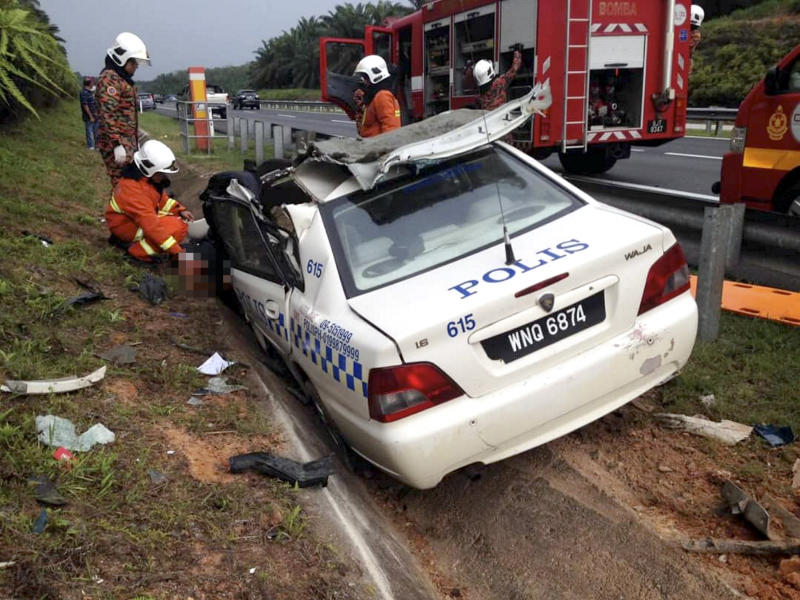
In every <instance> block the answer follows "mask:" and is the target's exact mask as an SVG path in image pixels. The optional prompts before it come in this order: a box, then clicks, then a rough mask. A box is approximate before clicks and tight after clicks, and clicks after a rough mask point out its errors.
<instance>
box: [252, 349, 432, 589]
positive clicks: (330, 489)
mask: <svg viewBox="0 0 800 600" xmlns="http://www.w3.org/2000/svg"><path fill="white" fill-rule="evenodd" d="M251 355H252V352H251ZM253 375H255V377H256V378H257V379H258V382H259V384H260V386H261V390H262V392H263V394H264V397H265V398H266V399H267V401H268V403H269V407H270V410H271V413H272V415H273V417H274V418H275V420H276V421H277V422H278V423H279V424H280V426H281V428H282V430H283V431H284V433H285V434H286V437H287V441H288V442H289V444H290V446H291V448H292V451H293V453H294V454H295V455H296V458H297V460H300V461H304V462H307V461H310V460H314V459H316V458H319V457H320V456H322V455H324V454H330V453H332V450H331V449H330V448H329V447H327V446H326V445H325V443H324V442H323V441H322V440H320V439H319V437H318V436H317V435H316V430H315V431H314V433H313V434H312V435H309V430H312V429H314V428H313V427H312V426H311V424H310V423H308V422H304V421H307V420H308V421H310V419H311V418H313V415H311V414H301V413H303V411H307V409H306V407H304V406H302V405H299V404H298V403H297V400H296V399H295V398H293V397H291V396H290V395H289V394H288V393H287V394H280V396H281V397H278V394H276V393H274V392H273V391H272V389H275V388H281V389H282V388H283V386H276V385H274V383H273V382H278V381H281V380H280V379H279V378H278V377H277V376H275V375H273V374H272V373H270V372H269V371H268V370H267V369H266V368H265V367H262V366H261V365H260V364H258V365H257V366H256V368H255V369H253ZM291 403H295V404H298V405H297V406H292V405H291ZM307 412H308V413H310V412H311V411H307ZM337 466H338V467H339V468H338V470H337V472H336V473H335V474H334V475H333V476H332V477H330V478H329V480H328V485H327V487H324V488H321V489H319V490H317V491H313V492H311V494H312V495H311V497H312V499H313V500H314V501H315V502H316V503H317V506H318V509H319V510H320V511H321V512H322V513H324V514H325V515H327V516H328V517H329V520H328V525H330V526H331V528H332V529H333V530H334V532H335V535H337V537H339V538H340V539H342V540H343V541H346V542H347V543H348V544H349V545H350V548H351V550H352V552H351V555H352V557H353V560H355V561H356V562H357V563H358V564H359V566H360V567H361V568H362V569H363V571H364V576H365V581H364V583H365V584H366V585H368V586H369V587H370V588H372V591H373V592H374V596H372V597H375V598H380V599H382V600H400V599H402V600H406V599H408V600H416V599H419V600H423V599H424V600H428V599H432V598H438V597H439V596H438V594H437V593H436V592H435V590H434V588H433V586H432V585H431V583H430V581H429V579H428V576H427V574H425V573H424V571H422V569H421V568H420V567H419V565H418V563H417V561H416V559H415V557H414V555H413V554H412V553H411V552H410V551H409V549H408V548H407V547H406V546H405V545H404V544H403V542H402V541H401V540H400V539H399V538H398V535H397V533H395V531H393V528H392V526H391V524H390V523H389V522H388V521H387V520H386V518H385V517H384V516H383V514H381V512H380V510H379V509H378V508H377V507H375V506H374V505H373V504H372V502H371V499H370V498H369V495H368V494H367V492H366V491H365V490H364V489H363V486H359V485H357V484H358V481H357V477H356V476H355V475H352V474H351V473H349V472H347V471H346V470H345V468H344V467H343V466H341V464H340V463H339V462H338V461H337ZM351 479H353V480H355V481H352V482H351ZM359 488H360V489H359Z"/></svg>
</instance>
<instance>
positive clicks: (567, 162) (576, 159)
mask: <svg viewBox="0 0 800 600" xmlns="http://www.w3.org/2000/svg"><path fill="white" fill-rule="evenodd" d="M558 159H559V160H560V161H561V166H563V167H564V170H565V171H566V172H567V173H572V174H575V175H579V174H583V175H598V174H600V173H605V172H606V171H608V170H609V169H610V168H611V167H613V166H614V165H615V164H616V163H617V159H616V158H615V157H614V156H611V154H610V153H608V152H606V148H605V147H603V146H599V147H598V146H592V147H590V148H588V149H587V151H586V152H580V151H578V152H559V153H558Z"/></svg>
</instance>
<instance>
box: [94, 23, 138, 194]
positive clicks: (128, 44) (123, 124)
mask: <svg viewBox="0 0 800 600" xmlns="http://www.w3.org/2000/svg"><path fill="white" fill-rule="evenodd" d="M141 63H144V64H150V56H149V55H148V54H147V48H145V45H144V42H143V41H142V40H141V39H140V38H139V36H137V35H135V34H133V33H128V32H123V33H120V34H119V35H118V36H117V37H116V39H115V40H114V44H113V45H112V46H111V48H109V49H108V52H107V53H106V66H105V68H104V69H103V71H102V72H101V73H100V76H99V77H98V78H97V83H96V86H97V88H96V90H95V100H96V104H97V110H98V112H99V119H100V124H99V127H98V131H97V140H96V142H97V149H98V150H99V151H100V156H102V157H103V162H104V163H105V165H106V172H107V173H108V176H109V177H110V178H111V186H112V187H113V186H115V185H117V182H118V181H119V178H120V174H121V172H122V168H123V167H124V166H125V165H127V164H130V162H131V160H133V153H134V152H136V149H137V148H138V147H139V142H138V137H137V136H138V133H139V132H138V129H139V119H138V116H139V115H138V113H137V112H136V102H137V98H136V86H135V85H134V82H133V74H134V73H136V69H137V68H138V67H139V64H141Z"/></svg>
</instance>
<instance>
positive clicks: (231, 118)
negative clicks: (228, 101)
mask: <svg viewBox="0 0 800 600" xmlns="http://www.w3.org/2000/svg"><path fill="white" fill-rule="evenodd" d="M227 119H228V123H227V125H226V129H227V130H228V150H233V146H234V144H235V143H236V142H235V140H234V135H236V132H235V131H234V129H235V128H236V124H235V120H234V119H235V117H234V116H233V111H232V110H229V111H228V112H227Z"/></svg>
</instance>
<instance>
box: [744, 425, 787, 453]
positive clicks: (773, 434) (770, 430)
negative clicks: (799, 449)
mask: <svg viewBox="0 0 800 600" xmlns="http://www.w3.org/2000/svg"><path fill="white" fill-rule="evenodd" d="M753 431H755V432H756V434H757V435H759V436H760V437H762V438H764V439H765V440H767V443H768V444H769V445H770V446H772V447H773V448H775V447H777V446H785V445H786V444H791V443H792V442H793V441H794V432H793V431H792V428H791V427H788V426H786V427H779V426H778V425H753Z"/></svg>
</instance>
